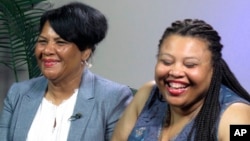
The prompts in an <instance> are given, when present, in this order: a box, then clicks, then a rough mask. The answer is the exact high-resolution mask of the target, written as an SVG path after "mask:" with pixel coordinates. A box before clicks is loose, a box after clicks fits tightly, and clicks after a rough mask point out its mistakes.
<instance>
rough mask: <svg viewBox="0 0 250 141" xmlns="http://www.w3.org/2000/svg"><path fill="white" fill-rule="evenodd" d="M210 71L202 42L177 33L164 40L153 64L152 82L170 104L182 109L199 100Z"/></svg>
mask: <svg viewBox="0 0 250 141" xmlns="http://www.w3.org/2000/svg"><path fill="white" fill-rule="evenodd" d="M212 73H213V68H212V62H211V52H210V51H209V50H208V43H207V42H206V41H203V40H201V39H199V38H195V37H188V36H181V35H170V36H168V37H167V38H166V39H164V41H163V43H162V45H161V47H160V50H159V55H158V58H157V63H156V66H155V81H156V83H157V85H158V87H159V89H160V91H161V93H162V94H163V97H164V98H165V99H166V101H167V102H168V103H169V104H170V105H173V106H178V107H182V108H185V107H189V106H192V105H193V104H196V103H199V102H202V101H203V100H202V99H203V98H204V94H205V93H206V92H207V90H208V87H209V85H210V81H211V77H212Z"/></svg>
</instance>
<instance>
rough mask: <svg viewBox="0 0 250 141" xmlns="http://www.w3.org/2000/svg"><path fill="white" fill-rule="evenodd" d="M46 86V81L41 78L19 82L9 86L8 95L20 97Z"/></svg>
mask: <svg viewBox="0 0 250 141" xmlns="http://www.w3.org/2000/svg"><path fill="white" fill-rule="evenodd" d="M46 84H47V79H46V78H45V77H43V76H40V77H37V78H33V79H30V80H25V81H21V82H15V83H13V84H12V85H11V86H10V88H9V91H8V95H11V94H14V95H22V94H25V93H27V92H28V91H30V90H32V89H38V88H42V86H43V85H46Z"/></svg>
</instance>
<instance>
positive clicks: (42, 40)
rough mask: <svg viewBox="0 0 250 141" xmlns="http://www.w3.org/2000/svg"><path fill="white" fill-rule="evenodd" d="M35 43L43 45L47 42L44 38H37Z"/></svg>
mask: <svg viewBox="0 0 250 141" xmlns="http://www.w3.org/2000/svg"><path fill="white" fill-rule="evenodd" d="M37 43H38V44H40V45H45V44H47V41H46V40H44V39H38V40H37Z"/></svg>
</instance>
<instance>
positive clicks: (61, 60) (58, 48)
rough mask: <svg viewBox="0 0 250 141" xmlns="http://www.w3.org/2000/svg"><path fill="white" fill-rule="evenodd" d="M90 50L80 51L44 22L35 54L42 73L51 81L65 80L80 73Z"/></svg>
mask: <svg viewBox="0 0 250 141" xmlns="http://www.w3.org/2000/svg"><path fill="white" fill-rule="evenodd" d="M90 52H91V50H90V49H87V50H85V51H82V52H81V51H80V50H79V49H78V47H77V46H76V45H75V44H74V43H72V42H67V41H65V40H63V39H62V38H61V37H60V36H59V35H58V34H57V33H56V32H55V31H54V30H53V28H52V27H51V26H50V24H49V22H46V23H45V24H44V27H43V29H42V31H41V34H40V35H39V37H38V41H37V44H36V49H35V54H36V58H37V60H38V65H39V67H40V69H41V71H42V73H43V75H44V76H45V77H46V78H48V79H49V80H51V81H53V82H67V81H71V80H72V79H74V78H78V77H80V76H81V75H82V71H83V67H84V65H83V64H82V63H81V62H82V61H83V60H87V59H88V57H89V55H90Z"/></svg>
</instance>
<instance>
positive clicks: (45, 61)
mask: <svg viewBox="0 0 250 141" xmlns="http://www.w3.org/2000/svg"><path fill="white" fill-rule="evenodd" d="M42 62H43V65H44V67H46V68H51V67H53V66H55V65H56V64H57V63H58V61H57V60H55V59H42Z"/></svg>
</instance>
